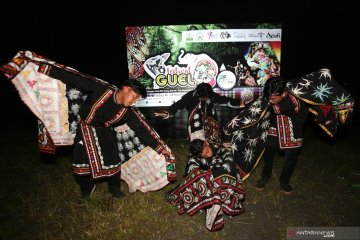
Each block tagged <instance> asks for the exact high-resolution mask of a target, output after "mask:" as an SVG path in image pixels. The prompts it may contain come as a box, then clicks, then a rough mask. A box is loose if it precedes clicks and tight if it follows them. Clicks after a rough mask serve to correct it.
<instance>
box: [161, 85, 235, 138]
mask: <svg viewBox="0 0 360 240" xmlns="http://www.w3.org/2000/svg"><path fill="white" fill-rule="evenodd" d="M216 104H228V105H229V106H237V107H238V106H239V105H240V100H239V99H233V98H229V97H226V96H221V95H219V94H217V93H214V94H213V95H212V96H211V97H210V98H209V100H207V101H204V100H200V99H199V97H198V96H197V93H196V89H194V90H192V91H189V92H187V93H186V94H185V95H183V96H182V97H181V99H180V100H179V101H177V102H175V103H173V104H172V105H171V106H170V107H169V108H168V112H169V113H170V115H175V114H176V113H177V111H178V110H182V109H184V108H185V109H186V110H187V111H188V113H189V115H188V133H189V138H190V141H191V140H193V139H203V140H205V139H206V140H208V141H209V142H211V143H213V144H222V140H221V139H222V135H221V129H220V125H219V122H218V118H217V115H216V110H215V107H216V106H215V105H216Z"/></svg>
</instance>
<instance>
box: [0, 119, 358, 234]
mask: <svg viewBox="0 0 360 240" xmlns="http://www.w3.org/2000/svg"><path fill="white" fill-rule="evenodd" d="M31 126H32V125H31V124H29V125H24V124H21V122H20V123H14V124H13V125H11V124H10V125H9V124H8V125H7V127H6V128H4V129H3V130H2V131H1V138H0V144H1V151H0V159H1V168H0V184H1V185H0V186H1V187H0V191H1V195H0V223H1V224H0V239H3V240H5V239H9V240H13V239H48V240H52V239H74V240H78V239H198V240H200V239H286V235H287V231H286V230H287V227H316V226H322V227H335V226H338V227H339V226H349V227H351V226H360V217H359V212H360V200H359V199H360V198H359V196H360V188H359V184H360V162H359V159H360V157H359V156H360V147H359V144H358V142H357V138H358V134H359V127H358V126H357V125H352V126H349V127H347V128H345V129H340V131H339V135H338V136H337V138H336V139H335V140H328V139H327V137H326V136H325V134H323V133H322V132H321V131H320V130H319V128H318V127H317V126H315V125H314V124H311V125H309V126H307V128H306V136H305V145H304V148H303V151H302V153H301V155H300V158H299V162H298V165H297V168H296V170H295V173H294V175H293V177H292V179H291V183H292V185H293V186H294V191H293V194H292V195H290V196H286V195H283V194H282V193H281V192H280V190H279V183H278V181H277V178H278V176H279V174H280V170H281V167H282V165H281V164H282V162H283V158H284V157H283V156H282V155H279V156H278V157H277V159H276V161H275V165H274V171H273V178H272V179H271V180H270V182H269V184H268V185H267V187H266V188H265V190H264V191H261V192H258V191H256V190H255V189H254V188H253V187H252V184H253V183H254V182H255V181H256V180H257V179H258V178H259V176H260V173H261V165H260V167H258V168H257V169H256V170H255V171H254V172H253V174H252V175H251V176H250V177H249V178H248V179H247V180H246V181H245V182H244V184H245V189H246V192H247V198H246V202H245V203H246V212H245V213H244V214H242V215H240V216H237V217H235V218H232V219H225V227H224V229H223V230H221V231H219V232H214V233H212V232H209V231H208V230H207V229H206V228H205V216H204V214H203V215H196V216H193V217H189V216H187V215H181V216H180V215H178V214H177V210H176V209H175V208H174V207H172V206H171V205H169V204H168V203H166V202H165V201H164V195H165V192H166V191H169V190H171V189H172V188H174V187H175V186H176V183H175V184H170V185H168V186H166V187H165V188H164V189H162V190H160V191H156V192H148V193H141V192H136V193H133V194H130V193H128V189H127V186H126V184H125V183H124V182H123V184H122V190H123V191H124V192H125V193H126V198H125V199H120V200H117V199H114V198H112V197H111V196H110V195H109V194H108V193H107V186H106V185H105V184H100V185H98V188H97V189H96V191H95V192H94V194H93V196H92V198H91V200H89V201H84V200H81V199H79V195H80V190H79V188H78V186H77V185H76V184H75V181H74V179H73V176H72V173H71V168H70V162H71V151H70V150H71V149H70V148H64V149H60V150H59V151H58V154H57V155H56V156H55V157H49V156H47V155H43V154H40V153H39V152H38V151H37V149H36V133H35V129H33V128H31ZM168 144H169V145H170V146H171V148H172V149H173V151H174V153H175V156H176V158H177V169H176V171H177V174H178V180H180V178H181V176H182V175H183V173H184V166H185V163H186V159H187V158H186V156H187V146H188V145H187V142H186V141H183V140H169V141H168Z"/></svg>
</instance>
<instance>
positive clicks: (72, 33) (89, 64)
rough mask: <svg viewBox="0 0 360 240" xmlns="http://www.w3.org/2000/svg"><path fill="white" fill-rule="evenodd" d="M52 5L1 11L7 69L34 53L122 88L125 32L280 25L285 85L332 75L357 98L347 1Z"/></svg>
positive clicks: (0, 52) (2, 59) (14, 5)
mask: <svg viewBox="0 0 360 240" xmlns="http://www.w3.org/2000/svg"><path fill="white" fill-rule="evenodd" d="M49 2H50V1H48V2H46V1H27V2H26V3H19V2H17V1H11V2H10V1H7V3H2V6H1V10H2V11H1V12H2V13H1V14H0V20H1V21H0V22H1V48H0V64H4V63H7V62H8V61H10V59H11V58H12V57H13V56H14V55H15V54H16V53H17V52H18V51H19V50H30V51H34V52H37V53H39V54H40V55H43V56H45V57H47V58H49V59H51V60H54V61H56V62H58V63H61V64H64V65H67V66H70V67H73V68H75V69H77V70H79V71H82V72H84V73H88V74H91V75H94V76H96V77H99V78H101V79H104V80H106V81H108V82H111V83H114V84H117V83H118V82H119V81H120V80H122V79H125V78H127V76H128V75H127V63H126V49H125V33H124V27H125V26H129V25H140V24H145V25H154V24H155V25H160V24H190V23H252V22H274V23H281V24H282V55H281V74H282V76H283V77H285V78H293V77H300V76H302V75H305V74H308V73H310V72H312V71H315V70H318V69H320V68H324V67H326V68H329V69H330V70H331V71H332V73H333V74H334V76H335V77H336V79H337V81H338V82H339V83H340V84H341V85H343V86H345V88H346V89H348V90H351V92H352V93H354V94H357V92H358V90H357V88H356V87H355V86H356V81H357V80H358V79H355V77H354V76H355V74H354V72H355V71H356V67H357V61H356V60H354V58H357V56H356V55H355V53H353V52H352V50H351V49H353V44H354V41H353V39H354V30H355V29H356V28H355V27H353V26H355V23H354V21H352V19H353V18H354V17H353V14H351V10H352V9H354V11H355V8H353V7H351V6H349V5H346V4H345V1H338V3H336V4H335V3H327V4H326V5H323V6H316V7H314V6H312V5H311V3H312V2H311V3H294V2H291V3H287V4H286V5H280V3H276V2H274V1H268V2H267V4H265V5H261V4H260V3H259V2H256V4H253V5H252V4H251V2H252V1H248V2H245V1H244V2H243V1H219V4H214V3H200V1H188V2H186V1H177V2H175V1H167V2H166V3H165V2H163V1H149V2H148V3H145V4H140V3H138V2H136V1H129V3H126V4H122V6H118V5H119V4H120V2H117V3H116V4H115V3H109V1H105V0H103V1H84V3H79V2H78V1H76V0H73V1H69V0H65V1H56V2H55V1H54V3H51V4H52V5H50V4H49ZM201 2H203V1H201ZM230 2H236V4H233V3H230ZM4 4H5V5H4ZM352 27H353V28H352ZM357 28H358V27H357ZM348 29H352V30H348ZM351 66H353V67H351ZM0 80H1V85H0V86H1V87H2V88H4V87H5V88H7V86H4V78H3V77H1V79H0Z"/></svg>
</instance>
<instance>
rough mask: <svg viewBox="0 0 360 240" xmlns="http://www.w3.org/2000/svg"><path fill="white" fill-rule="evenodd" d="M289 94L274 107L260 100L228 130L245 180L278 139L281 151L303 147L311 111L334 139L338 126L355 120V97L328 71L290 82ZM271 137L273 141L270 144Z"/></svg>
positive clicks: (249, 106)
mask: <svg viewBox="0 0 360 240" xmlns="http://www.w3.org/2000/svg"><path fill="white" fill-rule="evenodd" d="M286 91H287V96H286V98H285V99H284V100H283V101H281V102H280V104H277V105H274V106H273V105H271V104H270V103H268V102H267V100H266V99H265V98H263V97H260V98H258V99H257V100H256V101H254V102H253V103H251V104H249V105H248V106H247V107H246V108H245V109H244V110H243V111H242V112H240V113H239V114H238V116H236V117H235V118H233V119H232V120H231V121H230V122H229V123H228V124H227V125H226V126H225V127H224V132H225V136H230V137H231V142H232V148H233V152H234V154H235V157H236V160H237V163H238V164H239V166H240V168H241V175H242V179H243V180H245V179H246V178H247V177H248V176H249V175H250V173H251V172H252V171H253V170H254V168H255V167H256V166H257V164H258V162H259V160H260V159H261V157H262V155H263V153H264V150H265V144H266V143H267V142H270V141H273V140H274V139H275V142H276V141H277V144H278V146H279V148H280V149H295V148H298V147H301V146H302V143H303V139H302V131H303V127H302V126H303V124H304V121H305V119H306V115H307V114H306V112H307V110H308V111H309V112H311V113H313V114H314V115H315V116H316V117H315V122H316V123H317V124H319V125H320V126H321V127H322V129H324V130H325V131H326V133H328V134H329V135H330V136H331V137H332V136H333V135H334V134H335V133H336V132H337V127H338V125H343V124H346V123H348V122H350V120H351V115H352V112H353V106H354V98H353V97H352V96H351V95H350V94H349V93H348V92H347V91H346V90H344V89H343V88H342V87H341V86H340V85H339V84H338V83H337V82H336V81H335V80H334V79H333V77H332V75H331V73H330V71H329V70H328V69H320V70H318V71H315V72H313V73H310V74H308V75H305V76H303V77H301V78H299V79H291V80H289V81H288V83H287V89H286ZM305 105H306V107H305ZM268 137H269V138H271V139H273V140H269V141H267V138H268ZM273 137H274V138H273ZM285 175H286V174H285Z"/></svg>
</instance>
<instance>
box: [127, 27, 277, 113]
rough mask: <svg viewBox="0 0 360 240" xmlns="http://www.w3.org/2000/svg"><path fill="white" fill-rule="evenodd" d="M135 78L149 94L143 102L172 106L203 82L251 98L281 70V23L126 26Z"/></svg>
mask: <svg viewBox="0 0 360 240" xmlns="http://www.w3.org/2000/svg"><path fill="white" fill-rule="evenodd" d="M125 32H126V47H127V58H128V68H129V78H130V79H136V80H139V81H140V82H141V83H142V84H144V85H145V86H146V88H147V90H148V97H147V98H146V99H145V100H142V101H139V102H138V103H137V106H138V107H160V106H169V105H171V104H172V103H173V102H175V101H177V100H179V99H180V98H181V96H182V95H184V94H185V93H186V92H188V91H190V90H192V89H194V88H195V87H196V86H197V85H198V84H200V83H202V82H206V83H209V84H210V85H211V86H212V87H213V89H214V91H215V92H218V93H220V94H221V95H226V96H229V97H233V98H242V99H243V100H244V101H245V102H250V101H252V100H254V99H256V98H257V97H258V96H259V95H260V94H261V93H262V88H263V86H264V84H265V82H266V80H267V79H268V78H270V77H273V76H279V75H280V59H281V25H280V24H270V23H265V24H264V23H262V24H248V25H247V26H245V25H240V24H239V25H234V24H231V25H230V24H191V25H168V26H131V27H126V28H125Z"/></svg>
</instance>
